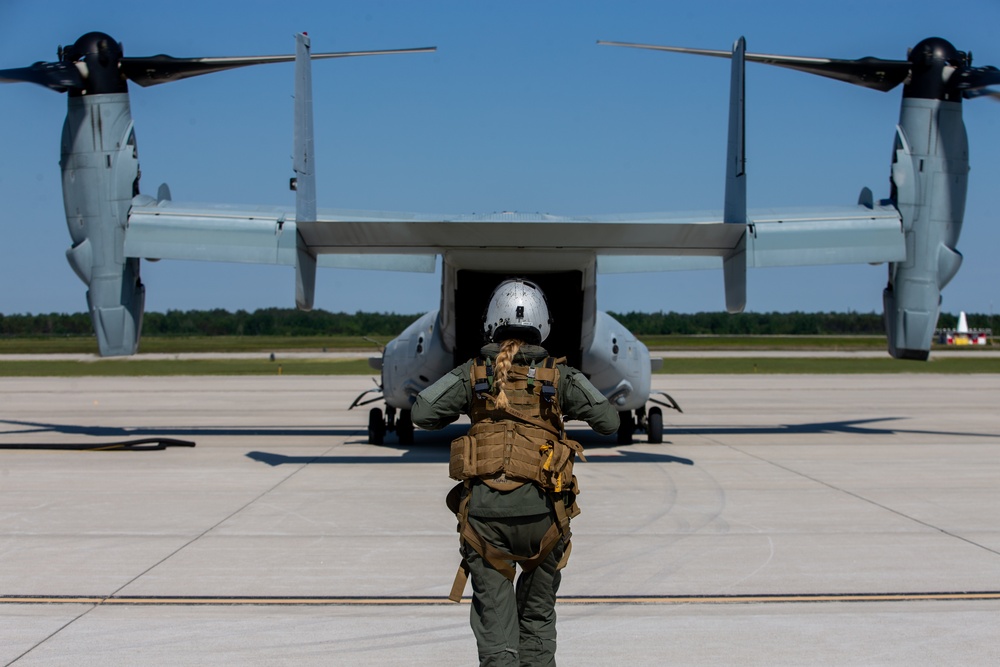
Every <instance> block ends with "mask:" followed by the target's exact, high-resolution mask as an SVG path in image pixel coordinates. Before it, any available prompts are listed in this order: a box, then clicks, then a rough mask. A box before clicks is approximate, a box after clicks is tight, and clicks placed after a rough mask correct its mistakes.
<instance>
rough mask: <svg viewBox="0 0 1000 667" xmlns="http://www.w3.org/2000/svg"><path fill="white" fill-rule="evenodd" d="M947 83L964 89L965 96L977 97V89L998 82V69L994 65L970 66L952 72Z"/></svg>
mask: <svg viewBox="0 0 1000 667" xmlns="http://www.w3.org/2000/svg"><path fill="white" fill-rule="evenodd" d="M949 83H950V84H952V85H953V86H955V87H956V88H958V89H959V90H961V91H964V95H965V97H979V95H976V94H975V93H976V91H978V90H979V89H981V88H986V87H987V86H995V85H997V84H1000V69H997V68H996V67H970V68H969V69H966V70H962V71H960V72H956V73H955V74H953V75H952V79H951V80H950V81H949Z"/></svg>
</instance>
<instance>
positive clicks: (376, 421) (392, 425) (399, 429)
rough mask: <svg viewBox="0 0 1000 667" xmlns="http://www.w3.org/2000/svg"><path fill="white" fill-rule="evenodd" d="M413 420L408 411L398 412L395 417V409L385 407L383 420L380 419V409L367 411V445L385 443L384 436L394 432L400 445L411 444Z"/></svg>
mask: <svg viewBox="0 0 1000 667" xmlns="http://www.w3.org/2000/svg"><path fill="white" fill-rule="evenodd" d="M413 430H414V429H413V420H412V419H411V417H410V411H409V410H400V411H399V417H398V418H397V417H396V408H394V407H392V406H387V407H386V409H385V418H384V419H383V418H382V410H381V409H380V408H372V409H371V410H369V411H368V444H369V445H381V444H383V443H384V442H385V434H386V433H387V432H390V433H391V432H393V431H395V433H396V437H397V438H398V439H399V444H401V445H412V444H413Z"/></svg>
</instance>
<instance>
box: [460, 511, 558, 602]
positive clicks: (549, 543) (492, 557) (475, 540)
mask: <svg viewBox="0 0 1000 667" xmlns="http://www.w3.org/2000/svg"><path fill="white" fill-rule="evenodd" d="M469 498H470V494H468V493H467V494H466V495H465V497H464V498H462V500H461V503H460V504H459V511H458V512H457V513H456V514H457V515H458V520H459V525H458V532H459V540H461V541H462V542H464V543H465V544H467V545H468V546H470V547H472V548H473V549H475V551H476V553H478V554H479V555H480V556H482V557H483V560H485V561H486V562H487V563H489V564H490V565H491V566H492V567H493V569H494V570H496V571H497V572H499V573H500V574H502V575H503V576H504V577H505V578H506V579H507V581H509V582H511V583H514V577H515V576H516V574H517V572H516V570H515V569H514V566H513V565H511V561H512V562H514V563H520V564H521V570H522V571H523V572H531V571H532V570H534V569H535V568H536V567H538V566H539V565H541V564H542V562H543V561H544V560H545V559H546V558H548V556H549V554H550V553H552V550H553V549H554V548H555V546H556V544H558V543H559V538H560V537H563V538H564V539H565V542H566V551H565V552H563V556H562V558H561V559H560V560H559V563H558V565H557V566H556V569H557V570H561V569H562V568H564V567H565V566H566V562H567V561H568V560H569V551H570V549H571V545H570V537H571V536H572V534H571V533H570V531H569V518H568V517H567V516H566V508H565V505H564V504H563V502H562V499H560V498H554V499H553V503H552V505H553V507H554V508H555V513H556V519H557V520H556V521H554V522H553V523H552V525H551V526H549V528H548V530H546V531H545V534H544V535H542V539H541V542H540V543H539V545H538V553H536V554H534V555H533V556H515V555H514V554H509V553H507V552H506V551H503V550H502V549H498V548H496V547H495V546H493V545H492V544H490V543H489V542H487V541H486V540H484V539H483V537H482V536H481V535H480V534H479V533H478V532H476V529H475V528H473V527H472V524H470V523H469ZM468 581H469V561H468V559H466V558H465V557H463V558H462V562H461V563H459V566H458V571H457V572H456V573H455V581H454V582H453V583H452V585H451V592H450V593H449V594H448V599H449V600H451V601H452V602H460V601H461V600H462V593H463V592H464V591H465V585H466V583H468Z"/></svg>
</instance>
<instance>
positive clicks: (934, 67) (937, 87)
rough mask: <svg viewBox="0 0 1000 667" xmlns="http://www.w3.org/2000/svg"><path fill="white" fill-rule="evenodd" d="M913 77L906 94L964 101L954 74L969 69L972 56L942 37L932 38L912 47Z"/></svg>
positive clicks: (911, 75)
mask: <svg viewBox="0 0 1000 667" xmlns="http://www.w3.org/2000/svg"><path fill="white" fill-rule="evenodd" d="M909 61H910V76H909V78H908V80H907V82H906V86H905V87H904V88H903V97H916V98H921V99H930V100H942V101H947V102H961V101H962V92H961V91H960V90H959V89H958V88H957V87H956V86H955V85H954V84H955V83H956V81H952V76H953V75H954V74H955V72H956V71H965V70H966V69H968V67H969V65H970V58H969V56H968V54H967V53H965V52H964V51H959V50H958V49H956V48H955V47H954V46H953V45H952V44H951V42H949V41H948V40H946V39H942V38H940V37H929V38H927V39H925V40H923V41H922V42H920V43H919V44H917V45H916V46H915V47H913V48H912V49H910V55H909Z"/></svg>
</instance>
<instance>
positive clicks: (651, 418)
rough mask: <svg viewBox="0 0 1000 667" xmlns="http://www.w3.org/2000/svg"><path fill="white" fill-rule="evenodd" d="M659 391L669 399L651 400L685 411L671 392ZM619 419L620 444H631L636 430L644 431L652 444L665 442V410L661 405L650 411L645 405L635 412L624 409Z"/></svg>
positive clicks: (678, 410) (672, 408) (647, 439)
mask: <svg viewBox="0 0 1000 667" xmlns="http://www.w3.org/2000/svg"><path fill="white" fill-rule="evenodd" d="M657 393H659V394H661V395H663V396H665V397H666V399H667V401H666V402H664V401H660V400H657V399H655V398H652V397H650V399H649V400H650V401H652V402H653V403H659V404H660V405H662V406H664V407H666V408H669V409H671V410H677V412H684V411H683V410H681V406H679V405H678V404H677V401H675V400H674V399H673V398H671V397H670V395H669V394H665V393H663V392H657ZM618 419H619V422H620V423H619V424H618V444H619V445H631V444H632V442H633V435H634V434H635V433H636V432H644V433H645V434H646V441H647V442H649V443H650V444H654V445H658V444H660V443H662V442H663V410H662V409H661V408H660V407H656V406H654V407H652V408H650V409H649V412H648V413H647V412H646V407H645V406H643V407H641V408H639V409H638V410H636V411H635V413H634V414H633V412H632V411H631V410H623V411H622V412H619V413H618Z"/></svg>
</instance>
